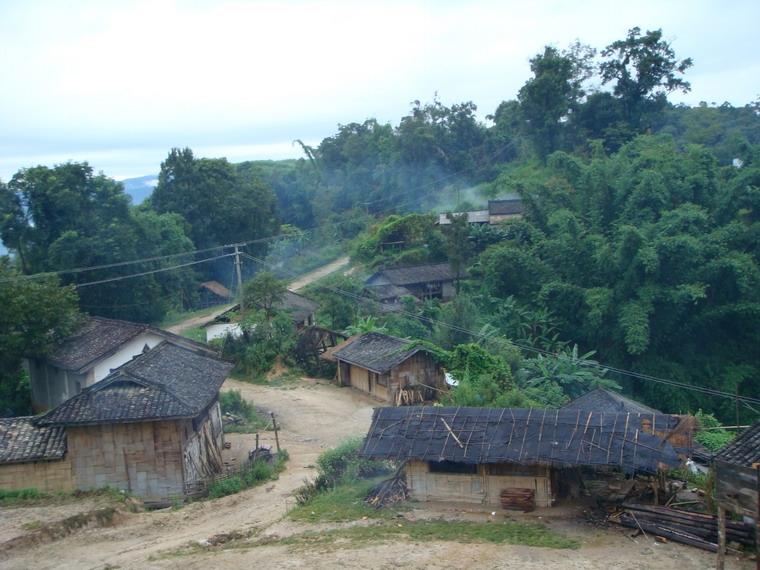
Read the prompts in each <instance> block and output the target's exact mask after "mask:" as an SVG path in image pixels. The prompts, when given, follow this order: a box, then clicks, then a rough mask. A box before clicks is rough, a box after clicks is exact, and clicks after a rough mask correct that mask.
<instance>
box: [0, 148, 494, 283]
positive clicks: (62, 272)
mask: <svg viewBox="0 0 760 570" xmlns="http://www.w3.org/2000/svg"><path fill="white" fill-rule="evenodd" d="M505 148H506V147H504V148H502V149H499V150H498V151H497V152H495V153H493V155H491V156H489V157H488V158H487V159H486V160H493V159H495V158H497V157H498V156H499V154H501V152H502V151H503V150H504V149H505ZM469 170H471V169H470V168H463V169H461V170H458V171H456V172H452V173H451V174H447V175H446V176H443V177H441V178H438V179H436V180H433V181H431V182H428V183H426V184H421V185H419V186H417V187H414V188H411V189H407V192H415V191H419V190H423V189H425V188H428V187H434V186H437V185H439V184H441V182H443V181H444V180H448V179H451V178H454V177H457V176H461V175H462V174H464V173H466V172H468V171H469ZM393 199H395V197H393V196H387V197H383V198H378V199H377V200H371V201H369V202H364V203H365V204H374V203H377V202H384V201H387V200H393ZM414 202H416V200H415V199H413V198H412V199H409V200H405V201H403V202H399V203H397V204H394V205H393V206H391V207H389V208H386V209H385V210H378V211H376V212H375V213H374V215H380V214H385V213H388V212H390V211H395V210H398V209H399V208H402V207H404V206H407V205H410V204H412V203H414ZM351 223H354V220H343V221H341V222H335V223H331V224H329V227H340V226H343V225H345V224H351ZM325 226H326V224H315V225H313V226H311V227H308V228H299V229H300V230H301V231H302V232H304V233H309V232H313V231H315V230H318V229H320V228H323V227H325ZM289 237H292V236H290V235H288V234H282V233H281V234H276V235H273V236H268V237H264V238H256V239H251V240H246V241H241V242H238V243H237V244H234V243H232V244H225V245H217V246H215V247H209V248H205V249H195V250H191V251H183V252H180V253H172V254H168V255H159V256H155V257H146V258H141V259H133V260H129V261H118V262H114V263H106V264H101V265H90V266H87V267H75V268H72V269H60V270H56V271H43V272H40V273H33V274H31V275H15V276H13V277H5V278H3V279H0V283H7V282H10V281H18V280H24V279H42V278H45V277H50V276H53V275H68V274H76V273H83V272H86V271H96V270H98V269H111V268H114V267H124V266H127V265H135V264H138V263H148V262H151V261H162V260H165V259H173V258H175V257H182V256H185V255H195V254H199V253H208V252H209V251H215V250H217V249H223V248H225V247H233V246H235V245H238V246H247V245H251V244H254V243H264V242H268V241H273V240H277V239H281V238H283V239H286V238H289ZM93 284H94V283H93Z"/></svg>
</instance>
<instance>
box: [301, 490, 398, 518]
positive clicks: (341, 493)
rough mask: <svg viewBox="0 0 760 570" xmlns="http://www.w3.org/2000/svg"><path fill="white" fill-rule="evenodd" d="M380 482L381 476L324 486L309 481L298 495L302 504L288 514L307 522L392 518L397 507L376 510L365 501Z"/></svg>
mask: <svg viewBox="0 0 760 570" xmlns="http://www.w3.org/2000/svg"><path fill="white" fill-rule="evenodd" d="M317 480H318V481H319V479H317ZM377 482H378V479H370V480H366V481H348V482H344V483H341V484H340V485H338V486H327V487H323V488H322V489H319V488H317V485H316V483H311V482H307V483H306V485H304V487H301V488H300V489H299V491H298V494H297V495H296V497H297V499H296V500H297V503H298V505H299V506H298V507H296V508H295V509H293V510H291V511H290V512H289V513H288V517H289V518H291V519H293V520H297V521H304V522H347V521H355V520H360V519H368V518H369V519H376V518H389V517H391V516H393V515H394V514H395V512H394V510H391V509H375V508H373V507H369V506H367V505H365V504H364V497H366V496H367V494H368V493H369V492H370V491H371V490H372V488H373V486H374V485H376V484H377ZM307 489H308V490H307Z"/></svg>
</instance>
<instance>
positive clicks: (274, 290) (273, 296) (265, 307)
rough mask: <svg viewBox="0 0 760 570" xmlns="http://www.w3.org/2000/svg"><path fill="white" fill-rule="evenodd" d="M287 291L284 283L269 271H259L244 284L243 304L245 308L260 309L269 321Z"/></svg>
mask: <svg viewBox="0 0 760 570" xmlns="http://www.w3.org/2000/svg"><path fill="white" fill-rule="evenodd" d="M287 290H288V289H287V286H286V283H285V281H282V280H280V279H277V277H275V275H274V273H272V272H270V271H261V272H259V273H257V274H256V276H255V277H254V278H253V279H251V280H250V281H248V282H247V283H246V284H245V287H244V288H243V302H244V303H245V306H246V307H249V308H252V307H255V308H258V309H261V310H262V311H263V312H264V315H265V317H266V318H267V319H269V318H271V317H272V315H273V314H274V313H275V310H276V308H277V305H278V304H280V303H281V302H282V300H283V299H284V298H285V293H286V292H287Z"/></svg>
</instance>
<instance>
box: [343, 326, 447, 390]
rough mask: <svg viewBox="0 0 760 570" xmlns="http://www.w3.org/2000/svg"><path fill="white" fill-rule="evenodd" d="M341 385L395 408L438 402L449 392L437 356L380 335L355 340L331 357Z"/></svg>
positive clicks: (423, 349)
mask: <svg viewBox="0 0 760 570" xmlns="http://www.w3.org/2000/svg"><path fill="white" fill-rule="evenodd" d="M328 358H330V359H331V360H333V361H335V362H337V364H338V370H337V378H338V383H339V384H340V385H342V386H351V387H353V388H355V389H357V390H361V391H362V392H366V393H367V394H369V395H371V396H373V397H375V398H377V399H379V400H381V401H383V402H386V403H390V404H393V405H409V404H414V403H423V402H426V401H432V400H437V399H438V396H439V395H440V394H441V393H442V392H444V391H445V390H446V389H447V386H446V381H445V379H444V374H443V369H442V368H441V366H440V365H439V364H438V362H437V361H436V359H435V358H434V356H433V355H432V354H431V353H430V352H429V351H428V350H427V349H425V348H424V347H422V346H420V345H415V344H413V343H412V341H409V340H404V339H400V338H397V337H394V336H389V335H386V334H381V333H377V332H370V333H365V334H363V335H361V336H358V337H352V338H350V339H348V340H347V341H346V342H344V343H343V344H341V345H338V347H336V348H335V349H334V350H332V351H331V352H330V354H329V356H328Z"/></svg>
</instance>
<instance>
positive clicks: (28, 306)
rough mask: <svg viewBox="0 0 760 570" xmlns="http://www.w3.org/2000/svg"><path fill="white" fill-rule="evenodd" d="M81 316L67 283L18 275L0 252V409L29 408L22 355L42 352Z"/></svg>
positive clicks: (14, 411) (21, 410) (24, 411)
mask: <svg viewBox="0 0 760 570" xmlns="http://www.w3.org/2000/svg"><path fill="white" fill-rule="evenodd" d="M80 320H81V316H80V314H79V312H78V310H77V293H76V291H75V290H74V288H73V287H60V286H59V285H58V281H57V279H56V278H55V277H52V276H51V277H46V278H42V279H24V278H23V277H22V276H21V275H20V274H19V273H18V272H17V271H15V270H14V269H13V268H12V267H11V265H10V263H9V260H8V258H7V257H5V258H0V322H2V323H3V326H2V327H0V412H5V413H9V414H15V415H21V414H28V413H31V393H30V391H29V379H28V376H27V374H26V372H24V371H23V369H22V366H21V364H22V359H23V358H24V357H26V356H29V355H39V356H44V355H45V354H46V353H47V352H48V351H49V350H50V348H51V347H52V346H53V345H54V344H55V343H56V342H57V341H60V340H61V339H62V338H64V337H66V336H67V335H68V334H70V333H71V332H73V331H74V330H75V329H76V327H77V326H78V325H79V323H80Z"/></svg>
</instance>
